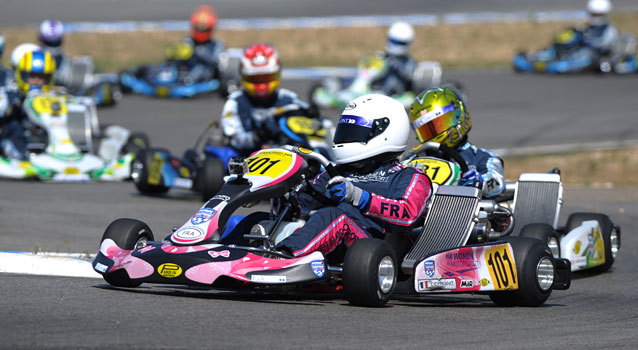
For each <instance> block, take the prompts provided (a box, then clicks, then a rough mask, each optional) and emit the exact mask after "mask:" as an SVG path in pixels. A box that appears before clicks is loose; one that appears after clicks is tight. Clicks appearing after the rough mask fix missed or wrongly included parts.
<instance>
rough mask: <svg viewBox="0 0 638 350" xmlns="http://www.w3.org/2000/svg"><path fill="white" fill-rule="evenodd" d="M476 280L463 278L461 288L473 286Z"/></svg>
mask: <svg viewBox="0 0 638 350" xmlns="http://www.w3.org/2000/svg"><path fill="white" fill-rule="evenodd" d="M473 287H474V281H472V280H461V288H473Z"/></svg>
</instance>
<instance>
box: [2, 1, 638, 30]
mask: <svg viewBox="0 0 638 350" xmlns="http://www.w3.org/2000/svg"><path fill="white" fill-rule="evenodd" d="M201 3H211V4H212V5H213V6H214V7H215V9H216V10H217V13H218V14H219V16H220V17H221V18H252V17H299V16H302V17H305V16H308V17H311V16H345V15H392V14H394V15H397V14H399V15H402V14H421V13H433V14H435V13H450V12H462V13H464V12H479V11H480V12H485V11H490V12H515V11H557V10H577V9H583V8H584V7H585V4H586V1H585V0H562V1H554V0H535V1H529V0H527V1H509V0H484V1H474V0H455V1H447V0H436V1H414V0H394V1H384V0H368V1H361V0H358V1H339V0H324V1H313V0H269V1H263V0H216V1H200V0H181V1H173V0H153V1H144V0H2V1H1V2H0V23H1V24H2V25H3V26H16V25H18V26H19V25H36V24H38V23H40V22H41V21H42V20H43V19H45V18H53V19H59V20H61V21H119V20H133V21H151V20H185V19H187V18H188V16H189V14H190V13H191V11H193V9H194V8H195V7H196V6H198V5H199V4H201ZM613 3H614V9H615V10H616V11H636V10H638V4H637V3H636V2H635V1H634V0H614V1H613Z"/></svg>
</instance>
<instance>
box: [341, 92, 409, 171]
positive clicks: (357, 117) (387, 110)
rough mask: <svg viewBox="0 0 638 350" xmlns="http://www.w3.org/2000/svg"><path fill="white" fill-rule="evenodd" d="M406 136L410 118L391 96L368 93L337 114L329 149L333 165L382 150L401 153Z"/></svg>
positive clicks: (381, 152)
mask: <svg viewBox="0 0 638 350" xmlns="http://www.w3.org/2000/svg"><path fill="white" fill-rule="evenodd" d="M409 137H410V119H409V118H408V114H407V113H406V112H405V107H403V104H402V103H401V102H399V101H397V100H395V99H393V98H392V97H388V96H385V95H381V94H369V95H364V96H361V97H358V98H356V99H354V100H352V101H350V102H348V105H347V106H346V108H345V109H344V110H343V112H342V113H341V117H340V118H339V122H338V123H337V129H336V131H335V135H334V139H333V143H334V144H333V146H332V151H333V153H334V156H335V160H336V162H337V165H340V164H348V163H353V162H357V161H361V160H364V159H368V158H371V157H374V156H377V155H380V154H384V153H399V152H403V151H404V150H405V148H406V147H407V146H408V138H409Z"/></svg>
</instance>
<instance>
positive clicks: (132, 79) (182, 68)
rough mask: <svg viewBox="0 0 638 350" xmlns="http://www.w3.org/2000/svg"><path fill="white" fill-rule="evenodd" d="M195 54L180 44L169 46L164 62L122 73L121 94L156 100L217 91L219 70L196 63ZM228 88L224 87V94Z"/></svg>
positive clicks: (185, 44)
mask: <svg viewBox="0 0 638 350" xmlns="http://www.w3.org/2000/svg"><path fill="white" fill-rule="evenodd" d="M193 54H194V48H193V46H192V44H189V43H186V42H180V43H176V44H173V45H171V46H169V47H168V48H167V49H166V61H165V62H163V63H159V64H151V65H146V66H141V67H133V68H131V69H128V70H126V71H124V72H122V73H121V74H120V86H121V89H122V92H124V93H130V92H133V93H137V94H142V95H146V96H154V97H170V98H189V97H194V96H197V95H200V94H205V93H209V92H213V91H216V90H218V89H219V88H220V80H219V73H218V72H217V67H209V66H208V65H205V64H203V63H193V60H194V59H195V57H194V56H193ZM224 77H226V75H224ZM226 85H227V84H226V83H224V86H225V89H224V90H225V91H227V87H226ZM225 91H224V92H223V93H224V94H225V93H226V92H225Z"/></svg>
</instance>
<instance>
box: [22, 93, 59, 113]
mask: <svg viewBox="0 0 638 350" xmlns="http://www.w3.org/2000/svg"><path fill="white" fill-rule="evenodd" d="M31 103H32V106H33V110H34V111H35V112H36V113H38V114H50V115H61V114H66V113H67V108H66V102H65V101H64V99H62V98H60V97H59V96H36V97H35V98H34V99H33V101H32V102H31Z"/></svg>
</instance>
